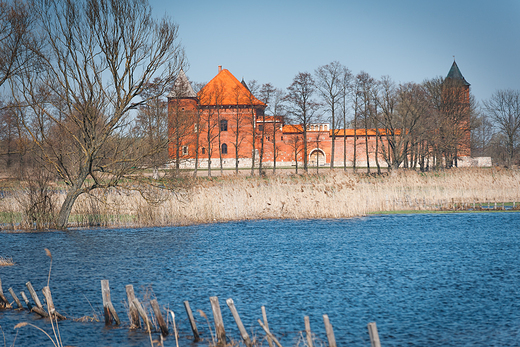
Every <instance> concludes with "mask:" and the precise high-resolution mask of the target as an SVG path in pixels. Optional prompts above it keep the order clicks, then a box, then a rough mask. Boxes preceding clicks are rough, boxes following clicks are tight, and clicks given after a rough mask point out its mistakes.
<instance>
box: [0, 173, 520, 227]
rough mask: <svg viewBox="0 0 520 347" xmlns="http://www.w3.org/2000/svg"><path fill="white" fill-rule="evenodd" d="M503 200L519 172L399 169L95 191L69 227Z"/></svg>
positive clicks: (517, 183) (518, 190)
mask: <svg viewBox="0 0 520 347" xmlns="http://www.w3.org/2000/svg"><path fill="white" fill-rule="evenodd" d="M504 201H505V202H518V201H520V172H519V171H514V170H506V169H452V170H447V171H442V172H429V173H418V172H415V171H405V170H403V171H400V172H397V173H394V174H391V175H386V176H367V175H363V174H352V173H344V172H343V171H333V172H327V171H325V170H323V171H322V172H321V173H320V175H319V176H314V175H304V176H296V175H278V176H271V177H266V178H262V177H232V176H229V177H219V178H215V179H211V180H209V179H198V180H197V181H195V182H192V184H191V185H190V187H189V188H187V189H184V190H177V191H176V192H170V191H167V190H161V189H155V190H154V189H148V190H147V191H146V192H145V194H141V193H139V192H137V191H129V190H122V189H119V190H115V189H113V190H110V191H104V192H96V193H94V194H92V195H83V196H81V197H80V198H79V199H78V201H77V203H76V205H75V208H74V210H73V212H72V213H73V214H72V216H71V222H72V225H77V226H92V225H100V226H161V225H185V224H194V223H208V222H221V221H232V220H247V219H277V218H288V219H307V218H348V217H353V216H361V215H366V214H368V213H374V212H381V211H402V210H438V209H441V208H450V209H451V208H453V207H454V204H458V205H461V204H469V205H472V204H473V203H476V204H480V203H489V202H490V203H493V202H500V203H501V202H504ZM1 208H3V207H2V206H0V209H1Z"/></svg>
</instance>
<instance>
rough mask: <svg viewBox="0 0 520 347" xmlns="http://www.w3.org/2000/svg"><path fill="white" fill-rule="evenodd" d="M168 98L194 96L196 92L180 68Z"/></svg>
mask: <svg viewBox="0 0 520 347" xmlns="http://www.w3.org/2000/svg"><path fill="white" fill-rule="evenodd" d="M168 97H169V98H196V97H197V94H196V93H195V91H194V90H193V88H192V87H191V84H190V81H188V77H186V74H185V73H184V71H183V70H182V69H181V71H180V72H179V75H178V76H177V78H176V79H175V83H174V84H173V88H172V90H171V92H170V93H169V94H168Z"/></svg>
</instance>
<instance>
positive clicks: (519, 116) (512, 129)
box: [484, 89, 520, 166]
mask: <svg viewBox="0 0 520 347" xmlns="http://www.w3.org/2000/svg"><path fill="white" fill-rule="evenodd" d="M484 106H485V108H486V111H487V113H488V115H489V117H490V118H491V119H492V120H493V122H494V123H495V124H496V126H497V128H498V130H499V132H500V133H501V134H502V135H503V136H504V137H505V139H506V141H505V142H506V146H505V147H506V155H507V165H508V166H511V165H512V164H513V163H514V162H513V159H514V158H515V153H516V149H517V148H518V144H519V142H520V91H518V90H512V89H506V90H497V91H496V92H495V93H494V94H493V95H492V96H491V98H489V100H486V101H484Z"/></svg>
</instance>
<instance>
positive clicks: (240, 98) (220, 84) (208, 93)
mask: <svg viewBox="0 0 520 347" xmlns="http://www.w3.org/2000/svg"><path fill="white" fill-rule="evenodd" d="M198 97H199V103H200V104H201V105H216V104H218V105H221V106H222V105H230V106H233V105H255V106H265V104H264V103H263V102H262V101H260V100H258V99H257V98H256V97H255V96H254V95H253V94H252V93H251V92H250V91H249V89H248V88H247V87H246V86H244V85H243V84H242V83H240V81H239V80H238V79H237V78H236V77H235V76H233V74H232V73H231V72H229V71H228V70H227V69H222V70H221V71H220V72H219V73H218V74H217V75H216V76H215V77H214V78H213V79H212V80H211V81H209V82H208V84H206V85H205V86H204V87H203V88H202V89H201V90H200V91H199V93H198Z"/></svg>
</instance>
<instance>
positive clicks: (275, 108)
mask: <svg viewBox="0 0 520 347" xmlns="http://www.w3.org/2000/svg"><path fill="white" fill-rule="evenodd" d="M284 98H285V95H284V92H283V90H281V89H278V88H276V89H275V91H274V93H273V95H272V96H271V100H270V103H269V104H268V105H267V109H268V111H269V114H271V116H272V117H273V129H272V130H273V132H272V135H273V141H272V142H273V174H274V173H276V159H277V158H278V154H279V149H278V144H277V141H276V135H277V133H278V131H282V127H283V124H284V121H283V119H284V112H285V103H284V100H285V99H284ZM282 140H283V139H282Z"/></svg>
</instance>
